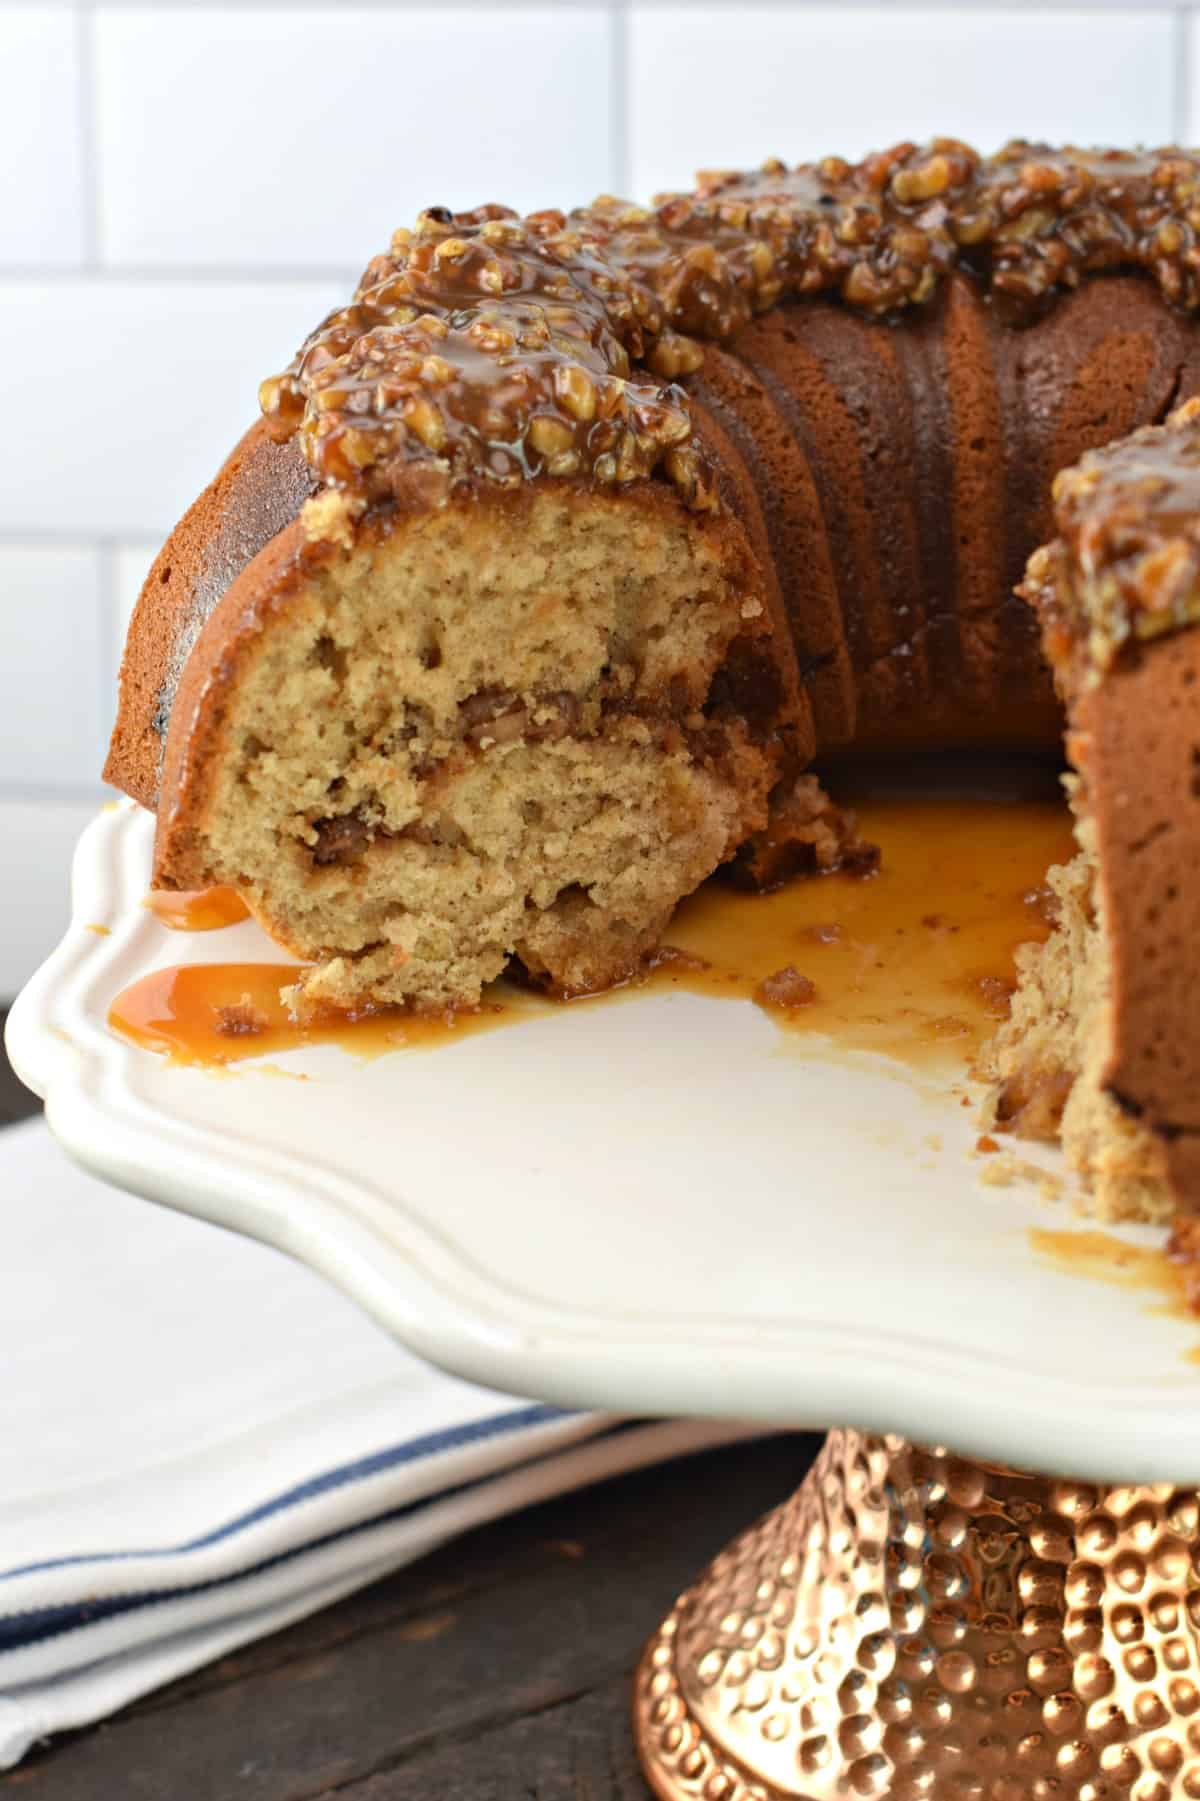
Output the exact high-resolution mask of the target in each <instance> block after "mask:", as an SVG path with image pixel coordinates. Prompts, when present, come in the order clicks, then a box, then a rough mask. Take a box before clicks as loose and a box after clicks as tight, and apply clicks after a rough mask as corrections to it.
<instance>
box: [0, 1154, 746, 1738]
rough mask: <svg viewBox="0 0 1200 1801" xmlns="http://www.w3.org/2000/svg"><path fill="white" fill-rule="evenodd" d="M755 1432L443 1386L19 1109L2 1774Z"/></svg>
mask: <svg viewBox="0 0 1200 1801" xmlns="http://www.w3.org/2000/svg"><path fill="white" fill-rule="evenodd" d="M753 1430H754V1429H753V1428H750V1427H745V1428H742V1427H738V1426H731V1425H730V1424H728V1423H712V1422H708V1423H705V1422H695V1421H692V1422H657V1423H655V1422H651V1423H646V1422H637V1421H620V1420H616V1419H614V1418H612V1417H610V1416H607V1415H602V1414H595V1413H590V1414H583V1413H574V1414H572V1413H564V1412H562V1411H560V1410H559V1409H557V1408H553V1407H544V1406H539V1405H534V1404H530V1403H528V1402H523V1401H519V1400H515V1399H513V1398H511V1397H509V1396H506V1395H501V1394H496V1393H493V1392H490V1391H488V1390H486V1389H480V1388H474V1387H471V1386H469V1385H468V1384H467V1383H465V1382H459V1381H455V1380H454V1379H453V1378H452V1377H449V1376H445V1375H442V1374H441V1373H439V1372H438V1371H436V1370H433V1369H431V1368H429V1367H428V1365H426V1364H424V1363H421V1362H419V1361H418V1360H417V1359H416V1358H415V1357H412V1356H411V1355H409V1353H407V1352H406V1351H404V1350H403V1349H402V1348H401V1347H400V1346H399V1345H397V1344H396V1343H395V1342H394V1341H393V1340H392V1339H390V1338H389V1337H387V1336H386V1334H385V1333H383V1332H382V1331H381V1330H380V1329H379V1328H378V1327H377V1326H375V1325H373V1324H372V1323H371V1322H370V1321H369V1320H368V1319H366V1318H365V1317H364V1316H363V1315H361V1314H360V1313H359V1312H358V1311H357V1309H356V1308H355V1307H354V1306H353V1305H352V1304H351V1303H350V1302H349V1301H347V1300H345V1299H344V1298H343V1297H342V1296H341V1295H340V1294H338V1293H337V1292H336V1291H335V1290H334V1289H332V1288H330V1287H328V1286H327V1285H326V1284H325V1283H324V1282H322V1281H321V1280H320V1279H319V1278H318V1277H317V1276H315V1275H313V1274H312V1273H311V1272H310V1271H308V1270H307V1269H304V1268H302V1267H301V1266H300V1265H298V1264H295V1263H292V1262H291V1261H290V1260H289V1259H287V1258H285V1257H283V1256H281V1255H279V1254H278V1253H276V1252H274V1251H270V1250H267V1249H266V1248H264V1247H263V1246H261V1245H258V1244H255V1243H253V1242H251V1241H250V1240H247V1239H242V1238H240V1237H238V1236H236V1235H235V1234H233V1233H228V1232H223V1231H221V1230H219V1229H218V1228H216V1227H213V1226H207V1225H204V1224H202V1223H201V1222H199V1221H196V1220H193V1219H190V1218H187V1217H185V1216H183V1215H180V1214H175V1213H172V1212H170V1211H168V1210H166V1209H164V1208H158V1207H154V1206H151V1205H149V1204H148V1203H147V1202H145V1201H139V1200H135V1199H133V1198H132V1197H130V1196H128V1195H125V1194H121V1193H119V1192H118V1191H117V1190H115V1189H110V1188H107V1187H105V1186H104V1185H103V1184H102V1183H100V1182H97V1181H95V1180H94V1179H93V1178H92V1177H90V1176H87V1175H85V1174H84V1173H83V1172H82V1171H81V1170H79V1169H77V1168H75V1166H74V1165H72V1164H71V1163H70V1162H68V1160H67V1158H66V1157H65V1155H64V1154H63V1153H62V1152H61V1151H60V1150H59V1149H58V1147H57V1146H56V1145H55V1144H54V1142H53V1140H52V1139H51V1138H50V1135H49V1133H48V1132H47V1130H46V1128H45V1127H44V1126H43V1125H42V1124H41V1122H40V1121H39V1122H30V1123H29V1124H26V1125H23V1126H16V1127H13V1128H11V1129H9V1130H7V1131H5V1132H0V1768H8V1767H9V1766H11V1765H12V1764H14V1763H16V1762H17V1761H18V1760H19V1759H20V1758H21V1757H22V1756H24V1754H25V1752H26V1751H27V1750H28V1749H29V1747H30V1745H31V1744H33V1743H34V1742H35V1741H36V1740H37V1739H39V1738H42V1737H44V1736H45V1735H47V1734H49V1733H53V1732H59V1731H62V1730H63V1729H64V1728H66V1727H71V1726H82V1725H86V1724H87V1723H89V1722H90V1721H93V1720H97V1719H100V1718H102V1717H103V1716H104V1715H105V1714H108V1713H111V1712H112V1711H113V1710H114V1709H116V1708H118V1707H121V1706H123V1705H124V1704H125V1703H126V1702H128V1701H131V1700H132V1699H133V1698H134V1697H135V1696H137V1695H141V1694H144V1693H146V1691H147V1690H149V1689H152V1688H155V1687H157V1686H158V1685H159V1684H161V1683H164V1682H167V1681H169V1680H170V1679H172V1678H173V1677H176V1676H180V1675H182V1674H183V1673H184V1672H185V1671H187V1670H191V1669H195V1668H196V1667H197V1665H199V1664H202V1663H205V1662H207V1661H208V1660H209V1659H211V1658H214V1657H218V1656H221V1655H223V1654H224V1653H225V1652H227V1651H229V1650H230V1649H232V1648H233V1647H234V1646H236V1645H240V1644H243V1643H245V1642H246V1641H247V1640H248V1639H252V1638H256V1637H259V1636H261V1635H263V1634H265V1633H268V1632H273V1631H275V1630H276V1629H277V1628H278V1627H280V1626H283V1625H285V1624H287V1623H288V1622H289V1621H292V1620H296V1619H300V1618H302V1617H303V1616H304V1615H305V1614H308V1613H312V1612H313V1611H315V1610H316V1609H317V1608H319V1607H323V1606H325V1605H326V1604H327V1603H328V1602H330V1601H334V1600H336V1599H337V1598H338V1597H339V1596H341V1595H345V1594H347V1593H349V1592H350V1591H351V1590H352V1589H355V1588H358V1587H360V1586H362V1585H363V1584H365V1583H367V1582H371V1581H373V1580H374V1579H375V1578H376V1577H377V1576H381V1575H382V1574H384V1572H385V1571H387V1570H391V1569H395V1568H396V1567H397V1566H399V1565H400V1564H404V1563H407V1562H410V1561H411V1560H412V1559H414V1558H416V1557H419V1556H421V1555H422V1553H424V1552H426V1551H429V1550H431V1549H432V1548H433V1547H434V1546H436V1545H439V1544H441V1543H443V1542H444V1541H445V1540H446V1539H448V1538H450V1537H452V1536H453V1535H454V1534H455V1533H458V1532H462V1531H465V1530H466V1529H468V1528H469V1527H471V1526H475V1525H478V1524H479V1523H480V1522H482V1521H484V1520H489V1519H494V1518H496V1517H497V1516H498V1515H500V1514H503V1513H508V1512H511V1511H513V1510H514V1509H516V1508H519V1507H524V1506H527V1505H529V1504H530V1503H531V1502H534V1501H540V1500H543V1499H545V1498H546V1497H547V1496H549V1495H554V1494H561V1493H562V1492H564V1491H565V1490H568V1489H572V1488H576V1487H579V1486H581V1485H582V1484H584V1483H587V1482H593V1481H596V1480H598V1479H599V1478H601V1477H605V1476H610V1475H614V1474H616V1473H618V1472H619V1471H622V1470H629V1469H633V1468H635V1467H637V1466H639V1465H642V1464H646V1463H650V1462H653V1461H655V1460H657V1459H660V1458H665V1457H671V1456H676V1455H679V1454H681V1453H684V1452H687V1451H692V1450H698V1449H700V1448H702V1447H705V1446H708V1445H713V1444H719V1443H723V1442H726V1441H729V1440H732V1439H735V1438H739V1437H745V1436H749V1435H750V1434H751V1433H752V1431H753Z"/></svg>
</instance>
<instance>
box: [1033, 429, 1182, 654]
mask: <svg viewBox="0 0 1200 1801" xmlns="http://www.w3.org/2000/svg"><path fill="white" fill-rule="evenodd" d="M1054 512H1055V521H1056V523H1057V526H1058V530H1059V534H1060V535H1059V537H1058V538H1056V539H1055V540H1054V542H1053V543H1052V544H1049V545H1046V546H1044V547H1043V548H1042V549H1040V550H1038V551H1035V552H1034V555H1033V556H1032V557H1031V558H1030V562H1029V572H1028V576H1027V578H1026V582H1025V585H1024V587H1023V588H1022V589H1021V590H1020V592H1021V593H1023V594H1024V595H1025V596H1026V598H1027V599H1028V600H1030V601H1032V602H1033V604H1034V605H1035V606H1036V607H1037V608H1038V610H1039V612H1040V614H1041V616H1042V620H1043V627H1044V630H1045V634H1046V645H1047V651H1048V654H1049V656H1050V658H1051V660H1052V661H1053V662H1055V663H1058V662H1059V661H1061V660H1064V659H1065V658H1067V657H1069V656H1070V655H1071V653H1072V651H1073V649H1074V648H1075V646H1076V645H1079V646H1081V647H1082V648H1084V649H1085V650H1086V653H1087V655H1088V656H1089V657H1090V659H1091V661H1092V662H1093V663H1094V664H1097V665H1099V666H1100V667H1102V668H1103V667H1106V666H1107V665H1108V664H1110V663H1111V662H1112V661H1113V660H1114V659H1115V658H1116V657H1117V656H1118V654H1119V653H1120V652H1121V650H1122V649H1124V648H1125V646H1126V645H1128V644H1130V643H1137V642H1139V641H1143V642H1144V641H1145V640H1148V639H1151V638H1157V637H1159V636H1161V635H1162V634H1163V633H1164V632H1170V631H1177V630H1179V629H1180V628H1181V627H1183V626H1188V625H1195V624H1197V623H1200V398H1197V399H1192V400H1188V401H1186V402H1185V403H1184V405H1183V406H1181V407H1178V408H1177V409H1176V411H1175V412H1174V413H1172V414H1171V415H1170V417H1169V418H1168V419H1167V421H1166V423H1165V424H1163V425H1147V426H1143V427H1142V428H1141V430H1140V431H1135V432H1133V433H1132V434H1131V435H1130V436H1129V437H1128V438H1124V439H1122V440H1121V441H1120V442H1118V443H1116V444H1111V445H1107V446H1105V448H1103V449H1101V450H1091V451H1088V452H1087V453H1086V454H1085V455H1084V456H1083V457H1081V458H1080V460H1079V462H1078V463H1077V464H1076V465H1075V467H1074V468H1072V469H1066V470H1064V471H1063V472H1062V474H1061V475H1059V476H1058V477H1057V478H1056V479H1055V482H1054Z"/></svg>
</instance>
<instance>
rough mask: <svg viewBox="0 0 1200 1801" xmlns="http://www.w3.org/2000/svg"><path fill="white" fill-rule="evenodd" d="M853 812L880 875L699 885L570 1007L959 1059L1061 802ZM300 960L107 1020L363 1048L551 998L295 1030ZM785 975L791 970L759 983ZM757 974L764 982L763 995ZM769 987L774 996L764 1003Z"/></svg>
mask: <svg viewBox="0 0 1200 1801" xmlns="http://www.w3.org/2000/svg"><path fill="white" fill-rule="evenodd" d="M858 815H859V824H860V829H861V832H862V834H863V836H865V837H866V838H868V839H870V840H871V841H873V842H875V843H877V844H879V845H880V847H881V849H882V852H883V864H882V867H881V869H880V870H879V872H878V873H877V874H876V875H872V876H868V877H862V876H853V875H831V876H819V877H813V878H811V879H809V880H803V879H802V880H799V881H796V882H793V883H791V884H790V885H789V886H788V887H786V888H784V889H781V890H780V891H779V892H778V893H776V894H769V895H747V894H742V893H738V892H737V891H735V890H733V889H731V888H729V887H727V886H725V885H724V884H723V883H721V882H719V881H714V882H710V883H708V884H706V886H705V887H704V888H703V889H701V891H700V892H699V893H698V894H696V895H694V896H692V897H691V899H689V900H687V901H685V902H684V903H683V905H682V906H681V907H680V908H679V911H678V912H677V914H676V916H675V919H674V920H673V921H672V924H671V927H670V930H669V932H668V950H667V953H666V954H665V956H664V958H663V959H662V960H661V961H660V963H659V965H658V966H657V967H656V968H655V969H654V970H653V971H651V972H650V974H649V975H648V976H647V977H645V978H644V979H643V980H640V981H638V982H636V983H631V984H630V985H629V986H627V987H626V988H624V989H622V990H619V991H617V992H616V993H614V994H611V995H601V996H596V997H593V998H589V999H587V1000H584V1001H577V1002H572V1003H570V1004H571V1005H572V1006H589V1007H590V1006H602V1005H610V1004H612V1003H613V1002H614V1001H615V1000H629V999H632V1000H636V998H637V997H638V996H639V995H641V994H642V993H644V992H646V990H648V989H650V990H653V989H655V988H657V989H670V988H676V989H685V990H687V991H689V992H691V993H695V994H703V995H709V996H717V997H719V998H721V999H727V1000H741V1001H754V1000H756V999H757V1000H758V1001H759V1003H760V1004H762V1005H764V1006H765V1007H766V1010H767V1011H768V1012H769V1013H770V1015H771V1017H772V1018H773V1019H775V1020H776V1021H777V1022H778V1024H779V1025H780V1026H782V1027H783V1028H784V1029H785V1030H786V1031H787V1032H788V1033H789V1034H796V1035H805V1034H813V1033H819V1034H823V1035H825V1036H826V1037H828V1038H831V1039H833V1040H834V1041H835V1042H836V1043H837V1044H838V1045H839V1046H843V1047H846V1048H850V1049H859V1050H873V1051H884V1052H887V1053H888V1054H889V1055H891V1056H893V1057H897V1058H899V1059H901V1060H902V1061H903V1062H905V1063H907V1064H909V1065H915V1066H918V1067H927V1066H928V1065H929V1064H931V1063H937V1062H942V1063H945V1062H946V1061H947V1060H949V1061H952V1062H957V1063H958V1064H959V1065H960V1066H963V1065H966V1064H969V1063H970V1061H971V1059H972V1057H973V1056H974V1055H975V1054H976V1052H977V1051H978V1050H979V1048H980V1046H981V1044H982V1043H983V1042H984V1040H985V1039H986V1038H987V1037H988V1036H989V1034H990V1033H991V1032H992V1031H993V1030H994V1028H995V1023H996V1020H997V1018H998V1017H1002V1016H1003V1013H1004V1012H1005V1010H1006V1007H1007V998H1008V993H1009V990H1010V988H1011V985H1012V979H1013V952H1014V950H1015V949H1016V947H1017V945H1018V944H1021V943H1024V942H1025V941H1027V940H1029V939H1033V938H1044V937H1045V936H1046V933H1047V930H1048V927H1047V924H1046V921H1045V919H1044V917H1043V915H1042V913H1041V911H1040V909H1039V908H1038V906H1037V905H1036V904H1034V903H1033V902H1031V900H1030V898H1029V897H1030V895H1031V893H1033V892H1035V891H1036V890H1038V889H1039V888H1040V886H1041V884H1042V882H1043V881H1044V878H1045V873H1046V870H1047V868H1048V867H1049V865H1050V864H1051V863H1056V862H1061V861H1063V860H1065V859H1066V858H1069V857H1070V856H1071V854H1072V840H1071V833H1070V825H1069V820H1068V816H1067V812H1066V809H1065V806H1064V805H1063V804H1062V803H1061V802H1059V801H1057V800H1041V799H1039V800H1009V799H996V798H988V797H985V798H971V799H966V800H958V799H945V798H938V799H934V798H924V799H919V800H914V799H884V800H876V801H873V802H868V803H867V804H864V805H861V806H859V807H858ZM215 892H216V894H218V895H219V894H221V893H228V891H221V890H217V891H215ZM157 898H158V899H171V900H179V899H183V900H186V902H187V906H186V908H185V909H184V915H185V917H186V918H187V919H188V920H189V921H190V922H191V923H190V924H189V925H188V926H187V928H186V929H192V930H207V929H210V924H209V921H210V917H211V914H212V912H213V911H214V910H215V911H217V912H219V911H220V910H221V909H222V908H224V907H227V906H228V905H229V903H228V901H225V900H215V901H213V904H212V906H209V905H208V904H206V903H207V901H208V899H209V897H203V896H201V897H157ZM234 900H237V897H236V895H235V896H234ZM237 904H238V907H239V908H240V907H241V902H240V901H238V903H237ZM155 911H156V912H157V913H158V915H159V917H160V918H162V917H163V913H162V912H161V911H160V910H159V908H158V907H157V906H156V907H155ZM242 916H243V914H242V913H240V912H239V913H237V914H236V917H239V918H240V917H242ZM170 923H175V921H174V920H173V919H172V920H171V921H170ZM212 923H213V924H220V923H222V922H221V921H220V920H213V921H212ZM294 968H295V965H292V964H278V963H227V964H221V963H215V964H197V965H184V966H182V967H176V968H171V969H162V970H157V971H155V972H154V973H153V974H151V975H148V976H145V977H143V978H142V980H141V981H139V982H136V983H135V984H134V985H133V986H132V987H131V988H128V989H126V990H125V991H124V993H122V994H121V995H119V996H118V998H117V999H116V1001H115V1002H114V1003H113V1005H112V1008H111V1010H110V1012H109V1023H110V1024H111V1025H112V1026H113V1028H114V1029H115V1030H116V1031H118V1032H120V1033H121V1034H122V1035H123V1036H125V1037H127V1038H130V1039H132V1040H133V1041H134V1042H135V1043H137V1044H139V1045H142V1046H144V1047H145V1048H147V1049H150V1050H155V1051H160V1052H163V1053H165V1054H166V1055H168V1056H169V1057H171V1058H172V1059H173V1060H175V1061H177V1062H186V1063H199V1064H209V1065H222V1064H228V1063H234V1062H238V1061H241V1060H242V1059H244V1058H247V1057H260V1056H265V1055H267V1054H269V1053H272V1052H279V1051H284V1050H294V1049H296V1048H297V1047H298V1046H301V1045H306V1044H317V1043H336V1044H340V1045H341V1046H343V1048H345V1049H346V1050H349V1051H353V1052H354V1053H356V1054H358V1055H361V1056H367V1057H372V1056H377V1055H380V1054H382V1053H383V1052H385V1051H391V1050H396V1049H404V1048H415V1047H418V1046H433V1045H436V1044H440V1043H446V1042H451V1041H453V1040H456V1039H459V1038H462V1037H464V1036H466V1035H468V1034H471V1033H475V1032H480V1031H488V1030H491V1029H494V1028H495V1027H497V1026H501V1025H505V1024H509V1023H514V1022H516V1021H519V1020H520V1019H522V1018H528V1017H530V1016H531V1015H535V1014H541V1015H546V1014H547V1013H552V1012H554V1011H555V1010H556V1008H557V1006H558V1003H555V1002H552V1001H548V1000H546V999H544V998H542V997H539V996H536V995H532V994H527V993H525V992H523V991H522V990H521V989H519V988H517V987H515V986H514V985H513V984H511V983H506V982H501V983H497V984H495V985H494V986H493V987H492V988H491V989H489V990H488V993H487V995H486V996H485V999H484V1004H483V1006H482V1007H480V1008H479V1009H478V1010H477V1011H474V1012H467V1011H464V1012H459V1013H457V1014H452V1015H447V1016H437V1017H434V1018H418V1017H416V1016H413V1015H409V1014H406V1013H404V1012H401V1011H398V1010H396V1011H391V1010H385V1011H383V1012H380V1013H376V1014H373V1015H369V1016H367V1017H364V1018H360V1019H357V1020H350V1021H347V1020H344V1019H339V1020H336V1021H322V1022H317V1023H313V1024H310V1025H306V1026H298V1025H296V1024H295V1023H294V1022H293V1021H292V1020H291V1019H290V1017H289V1015H288V1012H287V1009H286V1007H285V1006H284V1005H283V1003H282V1002H281V1001H280V999H279V990H280V988H281V987H282V986H284V985H285V984H286V983H288V982H289V981H291V980H292V979H293V971H294ZM781 971H786V972H789V973H788V975H787V977H786V978H785V979H784V980H783V981H782V983H779V982H776V983H771V982H770V978H772V977H777V976H778V975H779V972H781ZM764 983H767V984H768V991H767V992H760V991H761V990H762V985H763V984H764ZM776 990H778V991H779V993H780V995H781V997H782V998H781V999H779V1000H778V1001H772V1000H771V999H770V998H769V994H770V993H771V992H775V991H776Z"/></svg>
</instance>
